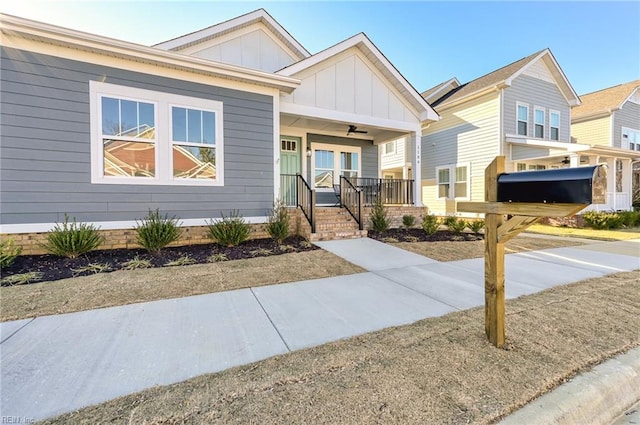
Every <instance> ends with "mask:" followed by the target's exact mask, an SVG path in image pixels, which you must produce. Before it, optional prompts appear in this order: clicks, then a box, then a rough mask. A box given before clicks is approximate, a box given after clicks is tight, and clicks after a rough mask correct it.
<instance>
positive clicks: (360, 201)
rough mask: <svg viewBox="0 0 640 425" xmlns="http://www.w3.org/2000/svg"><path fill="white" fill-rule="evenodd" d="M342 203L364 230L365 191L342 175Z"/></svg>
mask: <svg viewBox="0 0 640 425" xmlns="http://www.w3.org/2000/svg"><path fill="white" fill-rule="evenodd" d="M340 205H341V206H343V207H344V208H345V209H346V210H347V211H348V212H349V214H351V217H353V219H354V220H355V221H356V222H357V223H358V228H359V229H360V230H362V229H363V228H364V225H363V223H362V207H363V206H364V193H363V192H362V190H360V189H359V188H357V187H356V186H354V185H353V183H351V181H349V179H348V178H347V177H345V176H340Z"/></svg>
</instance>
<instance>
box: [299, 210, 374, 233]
mask: <svg viewBox="0 0 640 425" xmlns="http://www.w3.org/2000/svg"><path fill="white" fill-rule="evenodd" d="M315 218H316V233H312V234H311V237H310V238H309V240H310V241H311V242H316V241H331V240H336V239H357V238H364V237H366V236H367V231H366V230H359V229H358V223H356V221H355V220H354V219H353V217H351V214H349V212H348V211H347V210H346V209H344V208H339V207H316V209H315Z"/></svg>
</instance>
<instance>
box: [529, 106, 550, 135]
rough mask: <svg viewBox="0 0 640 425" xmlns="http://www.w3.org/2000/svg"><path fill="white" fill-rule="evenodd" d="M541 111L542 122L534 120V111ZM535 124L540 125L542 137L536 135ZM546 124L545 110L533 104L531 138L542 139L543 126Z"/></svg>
mask: <svg viewBox="0 0 640 425" xmlns="http://www.w3.org/2000/svg"><path fill="white" fill-rule="evenodd" d="M537 111H540V112H542V122H541V123H539V122H537V121H536V112H537ZM536 125H542V137H538V136H536ZM546 126H547V110H546V109H545V108H543V107H542V106H535V105H534V106H533V134H532V136H533V138H535V139H544V138H545V137H544V133H545V127H546Z"/></svg>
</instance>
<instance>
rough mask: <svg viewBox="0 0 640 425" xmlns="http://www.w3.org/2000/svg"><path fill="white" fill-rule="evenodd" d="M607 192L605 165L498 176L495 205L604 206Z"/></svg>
mask: <svg viewBox="0 0 640 425" xmlns="http://www.w3.org/2000/svg"><path fill="white" fill-rule="evenodd" d="M606 192H607V167H606V165H604V164H600V165H592V166H588V167H577V168H559V169H556V170H543V171H524V172H520V173H509V174H500V175H499V176H498V202H535V203H562V204H604V203H606Z"/></svg>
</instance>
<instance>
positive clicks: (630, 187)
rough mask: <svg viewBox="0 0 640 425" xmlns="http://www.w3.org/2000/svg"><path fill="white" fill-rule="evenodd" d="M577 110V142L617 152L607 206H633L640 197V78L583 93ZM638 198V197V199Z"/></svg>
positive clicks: (574, 131)
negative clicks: (634, 197)
mask: <svg viewBox="0 0 640 425" xmlns="http://www.w3.org/2000/svg"><path fill="white" fill-rule="evenodd" d="M580 98H581V99H582V105H580V106H579V107H577V108H575V109H574V110H573V114H572V117H571V133H572V137H573V139H574V141H575V142H576V143H580V144H589V145H591V146H592V147H593V149H596V148H600V149H602V150H604V151H608V152H612V151H615V152H616V158H615V161H613V160H611V159H610V160H609V162H608V164H609V170H610V178H611V179H612V180H613V181H612V183H613V184H612V185H610V186H609V188H608V190H607V205H606V206H605V207H608V208H607V209H613V210H618V209H629V208H630V206H631V203H633V201H634V199H633V194H634V193H635V194H636V195H635V196H636V197H638V196H640V80H636V81H631V82H628V83H625V84H620V85H617V86H614V87H609V88H606V89H602V90H598V91H596V92H593V93H587V94H584V95H581V96H580ZM637 201H638V200H637V199H636V202H637Z"/></svg>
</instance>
